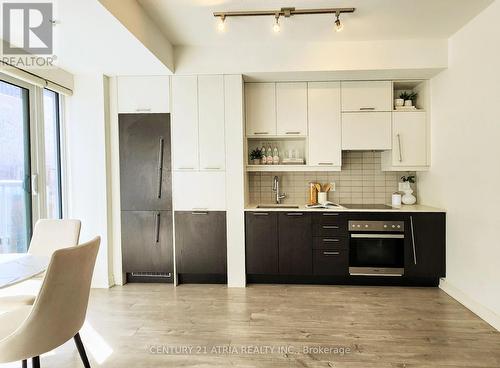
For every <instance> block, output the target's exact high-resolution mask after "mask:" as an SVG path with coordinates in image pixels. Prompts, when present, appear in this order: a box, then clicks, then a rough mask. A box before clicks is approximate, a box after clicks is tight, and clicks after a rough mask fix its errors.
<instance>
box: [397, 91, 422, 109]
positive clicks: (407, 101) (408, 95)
mask: <svg viewBox="0 0 500 368" xmlns="http://www.w3.org/2000/svg"><path fill="white" fill-rule="evenodd" d="M417 96H418V93H417V92H406V91H404V92H402V93H401V94H400V95H399V99H400V100H403V101H404V104H403V105H404V106H408V107H410V106H413V101H415V100H416V99H417ZM396 106H397V105H396Z"/></svg>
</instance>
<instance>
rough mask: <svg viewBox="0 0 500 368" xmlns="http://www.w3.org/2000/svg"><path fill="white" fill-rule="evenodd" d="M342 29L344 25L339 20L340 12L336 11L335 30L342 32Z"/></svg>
mask: <svg viewBox="0 0 500 368" xmlns="http://www.w3.org/2000/svg"><path fill="white" fill-rule="evenodd" d="M343 29H344V25H343V24H342V22H341V21H340V12H337V13H336V19H335V30H336V31H337V32H342V30H343Z"/></svg>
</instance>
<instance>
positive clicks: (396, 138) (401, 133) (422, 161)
mask: <svg viewBox="0 0 500 368" xmlns="http://www.w3.org/2000/svg"><path fill="white" fill-rule="evenodd" d="M392 134H393V138H392V164H393V166H426V165H427V164H428V163H427V125H426V114H425V112H394V113H393V118H392Z"/></svg>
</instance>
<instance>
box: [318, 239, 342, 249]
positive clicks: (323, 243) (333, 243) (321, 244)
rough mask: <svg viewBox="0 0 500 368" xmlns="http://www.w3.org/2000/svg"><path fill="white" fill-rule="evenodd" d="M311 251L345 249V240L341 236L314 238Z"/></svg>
mask: <svg viewBox="0 0 500 368" xmlns="http://www.w3.org/2000/svg"><path fill="white" fill-rule="evenodd" d="M313 249H323V250H324V249H335V250H338V249H347V238H346V237H341V236H315V237H314V239H313Z"/></svg>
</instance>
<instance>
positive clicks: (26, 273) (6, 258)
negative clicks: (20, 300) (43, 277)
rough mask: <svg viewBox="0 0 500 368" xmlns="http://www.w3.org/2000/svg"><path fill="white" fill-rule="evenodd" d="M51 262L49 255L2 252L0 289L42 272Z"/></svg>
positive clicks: (0, 255)
mask: <svg viewBox="0 0 500 368" xmlns="http://www.w3.org/2000/svg"><path fill="white" fill-rule="evenodd" d="M49 262H50V258H49V257H44V256H34V255H32V254H25V253H6V254H0V289H1V288H4V287H7V286H11V285H13V284H17V283H19V282H21V281H24V280H27V279H30V278H32V277H34V276H36V275H39V274H41V273H42V272H44V271H45V270H46V269H47V267H48V265H49Z"/></svg>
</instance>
